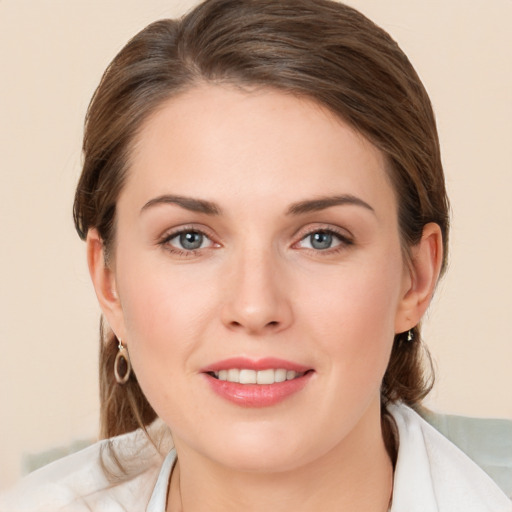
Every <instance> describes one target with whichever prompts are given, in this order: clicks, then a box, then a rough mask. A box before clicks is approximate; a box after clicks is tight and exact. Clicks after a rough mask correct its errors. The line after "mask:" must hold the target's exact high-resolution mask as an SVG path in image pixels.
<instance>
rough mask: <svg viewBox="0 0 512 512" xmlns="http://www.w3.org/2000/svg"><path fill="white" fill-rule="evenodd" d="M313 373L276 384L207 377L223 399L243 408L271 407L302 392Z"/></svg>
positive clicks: (206, 375)
mask: <svg viewBox="0 0 512 512" xmlns="http://www.w3.org/2000/svg"><path fill="white" fill-rule="evenodd" d="M312 373H313V372H308V373H306V374H305V375H303V376H302V377H298V378H295V379H292V380H287V381H284V382H276V383H274V384H239V383H237V382H228V381H226V380H219V379H216V378H215V377H212V376H211V375H208V374H206V373H205V374H203V375H205V377H206V379H207V380H208V384H209V385H210V386H211V388H212V389H213V391H214V392H215V393H217V394H218V395H219V396H221V397H222V398H225V399H226V400H228V401H230V402H232V403H234V404H236V405H240V406H242V407H270V406H272V405H276V404H278V403H279V402H282V401H283V400H285V399H286V398H288V397H290V396H292V395H294V394H295V393H298V392H299V391H301V390H302V389H303V388H304V386H305V385H306V384H307V383H308V382H309V379H310V378H311V375H312Z"/></svg>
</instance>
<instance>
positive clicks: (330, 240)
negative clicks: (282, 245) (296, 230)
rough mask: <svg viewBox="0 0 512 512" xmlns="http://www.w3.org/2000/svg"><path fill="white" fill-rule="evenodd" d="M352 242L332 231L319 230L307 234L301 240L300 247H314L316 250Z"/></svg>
mask: <svg viewBox="0 0 512 512" xmlns="http://www.w3.org/2000/svg"><path fill="white" fill-rule="evenodd" d="M343 243H345V244H350V242H349V241H348V240H346V239H344V238H343V237H341V236H340V235H337V234H336V233H334V232H332V231H327V230H318V231H314V232H312V233H309V234H308V235H306V236H305V237H304V238H303V239H302V240H301V241H300V247H301V248H304V249H314V250H315V251H325V250H327V249H333V248H335V247H337V246H339V245H341V244H343Z"/></svg>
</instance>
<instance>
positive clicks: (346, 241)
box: [158, 227, 354, 257]
mask: <svg viewBox="0 0 512 512" xmlns="http://www.w3.org/2000/svg"><path fill="white" fill-rule="evenodd" d="M192 233H193V234H197V235H200V236H202V237H204V238H205V239H206V240H209V241H210V243H211V244H212V246H213V247H215V242H213V240H212V238H211V237H210V236H209V235H208V234H207V233H205V232H204V231H203V230H201V229H198V228H194V227H184V228H181V229H179V230H178V231H173V232H171V233H167V234H165V235H164V236H163V237H162V238H161V240H159V242H158V244H159V245H160V246H162V247H164V248H165V249H166V250H167V251H169V252H171V253H172V254H175V255H177V256H180V257H191V256H196V255H198V253H199V251H201V250H202V249H208V248H211V246H210V247H199V248H197V249H180V248H178V247H175V246H173V245H171V244H170V242H171V240H174V239H176V238H178V237H180V236H181V235H185V234H192ZM318 233H322V234H325V235H329V236H333V237H334V238H336V239H337V240H338V242H339V243H338V244H337V245H336V246H334V247H327V248H325V249H315V248H314V247H305V248H303V250H307V251H311V252H313V253H315V254H321V253H323V254H336V253H338V252H340V251H343V250H345V249H347V248H348V247H350V246H352V245H354V240H353V239H352V238H351V237H349V236H347V235H346V234H345V233H341V232H340V231H338V230H336V229H333V228H320V227H317V228H315V229H311V230H309V231H307V232H306V233H305V234H303V235H302V236H301V238H300V240H299V241H298V242H295V243H294V244H293V245H292V248H296V246H297V245H298V244H300V243H301V242H303V241H304V240H306V239H307V238H308V237H311V236H312V235H315V234H318ZM201 245H202V244H201ZM216 245H217V247H219V244H216Z"/></svg>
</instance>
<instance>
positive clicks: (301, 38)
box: [74, 0, 448, 437]
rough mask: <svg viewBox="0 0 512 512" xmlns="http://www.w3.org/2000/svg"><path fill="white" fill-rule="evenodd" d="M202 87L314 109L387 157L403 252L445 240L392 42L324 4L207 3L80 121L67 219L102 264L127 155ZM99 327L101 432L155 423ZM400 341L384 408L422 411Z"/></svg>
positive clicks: (132, 56) (429, 127)
mask: <svg viewBox="0 0 512 512" xmlns="http://www.w3.org/2000/svg"><path fill="white" fill-rule="evenodd" d="M201 83H214V84H234V85H238V86H249V87H267V88H273V89H277V90H280V91H283V92H285V93H290V94H294V95H297V96H305V97H308V98H311V99H313V100H315V101H317V102H318V103H319V104H321V105H323V106H324V107H326V108H328V109H329V110H330V111H331V112H333V113H335V114H336V115H338V116H339V117H340V118H341V119H343V120H344V121H345V122H347V123H348V124H349V125H351V126H352V127H353V128H355V129H356V130H357V131H359V132H360V133H361V134H363V135H364V136H365V137H366V138H367V139H368V140H370V141H371V142H372V143H373V144H374V145H375V146H376V147H377V148H379V149H380V150H381V151H382V153H383V154H384V155H385V157H386V160H387V171H388V173H389V176H390V179H391V182H392V184H393V187H394V191H395V194H396V198H397V203H398V216H399V218H398V222H399V227H400V233H401V240H402V246H403V248H404V254H405V255H407V251H408V248H410V247H411V246H413V245H414V244H416V243H418V242H419V240H420V239H421V236H422V231H423V227H424V226H425V224H427V223H429V222H435V223H437V224H438V225H439V226H440V228H441V231H442V235H443V244H444V260H443V270H444V268H445V267H446V254H447V241H448V200H447V197H446V191H445V184H444V176H443V170H442V165H441V158H440V151H439V142H438V135H437V129H436V124H435V119H434V114H433V112H432V107H431V104H430V100H429V98H428V95H427V93H426V91H425V89H424V87H423V85H422V83H421V81H420V79H419V77H418V75H417V74H416V72H415V71H414V69H413V67H412V65H411V64H410V62H409V60H408V59H407V57H406V56H405V55H404V53H403V52H402V51H401V50H400V48H399V47H398V45H397V44H396V43H395V41H394V40H393V39H392V38H391V37H390V36H389V35H388V34H387V33H386V32H385V31H384V30H382V29H381V28H379V27H378V26H376V25H375V24H374V23H372V22H371V21H370V20H368V19H367V18H366V17H364V16H363V15H362V14H361V13H359V12H358V11H356V10H354V9H352V8H350V7H348V6H346V5H343V4H340V3H337V2H333V1H329V0H279V1H278V2H277V1H275V0H206V1H205V2H204V3H202V4H200V5H199V6H198V7H196V8H195V9H193V10H192V11H191V12H189V13H188V14H187V15H186V16H184V17H183V18H181V19H179V20H161V21H158V22H155V23H153V24H151V25H149V26H148V27H147V28H145V29H144V30H142V31H141V32H140V33H139V34H137V35H136V36H135V37H134V38H133V39H132V40H131V41H129V42H128V44H127V45H126V46H125V47H124V48H123V49H122V50H121V51H120V52H119V54H118V55H117V56H116V57H115V58H114V60H113V61H112V63H111V64H110V65H109V67H108V68H107V70H106V71H105V73H104V75H103V77H102V79H101V82H100V84H99V86H98V88H97V89H96V92H95V93H94V96H93V98H92V101H91V104H90V106H89V110H88V113H87V117H86V123H85V135H84V142H83V152H84V165H83V171H82V175H81V177H80V181H79V183H78V187H77V190H76V196H75V202H74V220H75V225H76V229H77V231H78V233H79V235H80V237H81V238H82V239H85V238H86V236H87V232H88V230H89V229H91V228H96V229H97V230H98V232H99V235H100V236H101V238H102V240H103V244H104V256H105V260H106V262H107V264H108V262H109V258H110V256H111V254H112V253H113V251H115V224H116V223H115V220H116V202H117V199H118V197H119V194H120V192H121V190H122V188H123V184H124V181H125V179H126V176H127V172H128V171H129V162H130V150H131V146H132V143H133V140H134V138H135V137H136V136H137V134H138V132H139V131H140V129H141V126H142V125H143V123H144V121H145V120H146V119H147V118H148V116H150V115H151V114H152V113H153V112H154V111H155V110H156V109H157V108H158V107H159V106H160V105H161V104H162V102H164V101H165V100H167V99H169V98H171V97H173V96H176V95H178V94H179V93H181V92H184V91H186V90H188V89H190V88H192V87H194V86H195V85H199V84H201ZM105 331H106V332H104V330H103V329H102V334H101V340H100V394H101V425H102V435H103V436H105V437H110V436H113V435H117V434H122V433H125V432H128V431H131V430H134V429H135V428H137V427H138V426H145V425H148V424H149V423H150V422H151V421H152V420H153V419H154V418H155V417H156V414H155V412H154V411H153V409H152V407H151V406H150V404H149V403H148V402H147V400H146V398H145V396H144V394H143V392H142V390H141V389H140V387H139V385H138V383H137V379H136V377H135V376H134V375H133V374H132V376H131V377H130V380H129V381H128V383H127V384H126V385H124V386H120V385H118V384H117V383H116V381H115V379H114V372H113V365H114V359H115V356H116V352H117V342H116V340H115V336H114V335H113V333H112V332H111V331H110V330H109V329H105ZM413 334H414V340H413V341H412V342H411V341H407V336H406V335H405V334H404V333H402V334H397V335H396V336H395V341H394V345H393V349H392V354H391V359H390V362H389V366H388V368H387V371H386V374H385V376H384V380H383V383H382V404H383V412H384V413H385V405H386V403H388V402H389V401H395V400H403V401H404V402H406V403H408V404H410V405H414V404H417V403H418V402H419V401H420V400H421V399H422V398H423V397H424V396H425V395H426V394H427V393H428V391H429V390H430V387H431V384H432V379H431V373H430V372H429V371H428V372H424V369H423V362H424V361H422V359H423V358H422V353H423V349H422V345H421V340H420V331H419V326H417V327H415V329H414V332H413ZM427 359H428V358H427Z"/></svg>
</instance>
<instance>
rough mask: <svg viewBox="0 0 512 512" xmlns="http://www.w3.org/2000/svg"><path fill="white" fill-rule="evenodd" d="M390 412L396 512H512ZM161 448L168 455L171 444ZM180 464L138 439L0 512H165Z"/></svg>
mask: <svg viewBox="0 0 512 512" xmlns="http://www.w3.org/2000/svg"><path fill="white" fill-rule="evenodd" d="M389 411H390V413H391V414H392V416H393V418H394V419H395V422H396V425H397V428H398V436H399V450H398V459H397V464H396V468H395V475H394V486H393V501H392V506H391V512H512V501H510V500H509V499H508V498H507V497H506V496H505V494H504V493H503V492H502V491H501V490H500V488H499V487H498V486H497V485H496V484H495V483H494V482H493V480H492V479H491V478H490V477H489V476H488V475H487V474H486V473H485V472H484V471H483V470H482V469H480V467H478V466H477V465H476V464H475V463H474V462H473V461H472V460H471V459H469V458H468V457H467V456H466V455H465V454H464V453H463V452H462V451H460V450H459V449H458V448H457V447H456V446H455V445H454V444H452V443H451V442H450V441H448V440H447V439H446V438H445V437H443V436H442V435H441V434H440V433H439V432H437V431H436V430H435V429H434V428H433V427H432V426H430V425H429V424H428V423H427V422H426V421H424V420H423V419H422V418H421V417H420V416H419V415H418V414H417V413H416V412H414V411H413V410H412V409H410V408H408V407H407V406H405V405H403V404H396V405H391V406H390V407H389ZM162 428H163V427H162V424H161V423H160V424H156V425H154V426H152V431H151V433H152V435H153V434H155V432H158V431H159V432H163V431H164V430H165V429H163V430H162ZM157 437H158V436H157ZM164 437H165V436H164ZM161 439H163V438H162V437H161ZM157 445H158V443H157ZM109 446H110V447H112V448H113V449H114V450H115V453H116V455H117V456H118V458H120V461H121V462H123V461H125V460H126V461H129V463H130V464H129V466H131V467H128V468H127V474H126V475H125V476H123V477H122V479H121V480H120V481H119V482H118V483H115V482H114V483H113V482H112V481H111V480H109V478H108V477H107V476H106V473H105V470H104V466H105V463H106V465H107V467H108V466H109V460H108V454H109ZM159 446H160V447H162V446H167V447H168V441H167V445H166V442H164V441H162V442H160V444H159ZM100 460H103V462H104V464H103V466H102V464H101V463H100ZM175 461H176V453H175V451H174V449H170V451H169V450H167V455H166V456H165V457H164V458H163V461H162V456H161V455H160V454H159V453H158V452H157V451H156V450H154V449H153V446H152V445H151V443H149V442H148V441H147V440H146V438H145V435H144V434H143V433H142V432H140V431H136V432H134V433H130V434H126V435H124V436H119V437H118V438H114V439H112V440H107V441H101V442H100V443H96V444H95V445H93V446H91V447H89V448H86V449H85V450H82V451H81V452H79V453H77V454H73V455H70V456H69V457H65V458H64V459H61V460H60V461H57V462H55V463H52V464H50V465H48V466H46V467H45V468H42V469H41V470H38V471H36V472H34V473H32V474H31V475H29V476H28V477H26V478H25V479H24V480H22V482H20V484H19V485H18V486H17V488H15V489H14V490H13V491H11V492H10V493H9V494H6V495H5V496H3V497H2V498H0V511H1V512H47V511H48V512H50V511H52V512H54V511H58V510H65V511H66V512H82V511H90V510H94V511H95V512H121V511H122V512H131V511H133V512H135V511H137V512H140V511H143V510H145V511H146V512H165V508H166V500H167V490H168V486H169V480H170V476H171V471H172V467H173V465H174V463H175Z"/></svg>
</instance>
